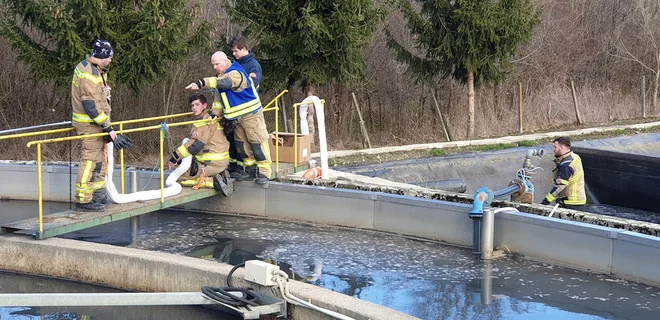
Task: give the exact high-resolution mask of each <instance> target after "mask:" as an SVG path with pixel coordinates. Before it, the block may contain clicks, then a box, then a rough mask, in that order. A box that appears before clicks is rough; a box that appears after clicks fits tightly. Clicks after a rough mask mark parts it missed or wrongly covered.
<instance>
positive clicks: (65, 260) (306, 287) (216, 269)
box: [0, 235, 417, 320]
mask: <svg viewBox="0 0 660 320" xmlns="http://www.w3.org/2000/svg"><path fill="white" fill-rule="evenodd" d="M231 268H232V266H230V265H228V264H224V263H218V262H215V261H210V260H203V259H198V258H191V257H186V256H178V255H173V254H168V253H161V252H153V251H145V250H138V249H132V248H124V247H116V246H111V245H104V244H97V243H90V242H82V241H75V240H67V239H57V238H52V239H46V240H33V239H31V238H30V237H28V236H24V235H3V236H0V269H3V270H10V271H17V272H22V273H30V274H37V275H47V276H51V277H58V278H64V279H70V280H75V281H78V282H85V283H91V284H101V285H106V286H112V287H116V288H121V289H125V290H130V291H143V292H199V291H200V290H201V287H202V286H214V287H217V286H224V284H225V282H226V278H227V275H228V273H229V271H230V270H231ZM233 283H234V285H236V286H240V287H254V286H253V285H251V284H250V283H248V282H246V281H244V280H243V269H239V270H237V271H236V272H235V273H234V276H233ZM255 289H256V290H260V291H262V292H264V293H270V290H269V289H263V288H261V289H260V288H255ZM290 291H291V293H292V294H293V295H295V296H297V297H299V298H302V299H303V300H306V301H311V302H312V303H314V304H316V305H318V306H321V307H324V308H327V309H330V310H333V311H336V312H340V313H342V314H345V315H348V316H350V317H353V318H355V319H364V320H367V319H402V320H404V319H417V318H415V317H412V316H409V315H406V314H404V313H401V312H398V311H395V310H392V309H389V308H386V307H383V306H380V305H377V304H373V303H371V302H367V301H363V300H359V299H356V298H353V297H349V296H346V295H343V294H340V293H336V292H333V291H330V290H326V289H323V288H319V287H317V286H314V285H311V284H305V283H302V282H298V281H292V282H290ZM291 315H292V318H293V319H296V320H319V319H321V320H326V319H333V318H331V317H329V316H326V315H324V314H321V313H320V312H317V311H312V310H310V309H306V308H302V307H295V306H294V307H292V308H291Z"/></svg>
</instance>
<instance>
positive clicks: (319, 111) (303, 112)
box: [300, 96, 330, 179]
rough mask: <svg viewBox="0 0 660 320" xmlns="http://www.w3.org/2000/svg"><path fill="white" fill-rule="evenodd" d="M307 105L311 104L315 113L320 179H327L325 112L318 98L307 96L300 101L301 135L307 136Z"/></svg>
mask: <svg viewBox="0 0 660 320" xmlns="http://www.w3.org/2000/svg"><path fill="white" fill-rule="evenodd" d="M308 103H313V104H314V109H315V111H316V122H317V123H318V128H317V130H316V131H317V132H318V134H319V148H320V150H321V178H322V179H328V178H329V177H330V175H329V172H328V142H327V140H326V135H325V111H324V109H323V103H321V99H319V97H317V96H309V97H307V98H305V100H303V101H302V104H301V105H300V132H301V133H302V134H309V127H308V126H307V108H308V105H307V104H308ZM313 138H314V137H312V139H313Z"/></svg>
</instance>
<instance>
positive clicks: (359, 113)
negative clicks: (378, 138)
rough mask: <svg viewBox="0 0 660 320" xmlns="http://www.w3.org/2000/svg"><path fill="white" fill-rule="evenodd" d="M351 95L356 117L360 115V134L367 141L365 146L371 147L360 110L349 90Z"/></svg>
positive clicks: (353, 94)
mask: <svg viewBox="0 0 660 320" xmlns="http://www.w3.org/2000/svg"><path fill="white" fill-rule="evenodd" d="M351 95H352V96H353V102H355V109H356V110H357V114H358V117H360V128H361V129H362V135H363V136H364V140H365V141H366V142H367V147H368V148H369V149H371V141H369V134H368V133H367V127H365V125H364V120H363V119H362V113H361V112H360V107H359V106H358V102H357V98H355V93H353V92H351Z"/></svg>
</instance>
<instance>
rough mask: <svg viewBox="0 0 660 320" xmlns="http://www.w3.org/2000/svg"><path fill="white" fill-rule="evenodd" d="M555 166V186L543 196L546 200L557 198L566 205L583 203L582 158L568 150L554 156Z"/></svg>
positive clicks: (585, 200) (585, 199) (584, 198)
mask: <svg viewBox="0 0 660 320" xmlns="http://www.w3.org/2000/svg"><path fill="white" fill-rule="evenodd" d="M555 164H556V165H557V167H556V168H555V170H554V173H555V181H554V184H555V186H554V187H553V188H552V190H551V191H550V192H549V193H548V194H547V195H546V196H545V199H546V200H547V201H548V202H552V201H555V200H557V201H558V202H560V203H563V204H566V205H573V206H577V205H584V204H585V203H587V196H586V193H585V190H584V170H583V169H582V159H581V158H580V156H578V155H577V154H575V153H573V151H570V152H568V153H566V154H565V155H563V156H561V157H558V158H555Z"/></svg>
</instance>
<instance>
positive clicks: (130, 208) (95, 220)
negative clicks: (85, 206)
mask: <svg viewBox="0 0 660 320" xmlns="http://www.w3.org/2000/svg"><path fill="white" fill-rule="evenodd" d="M212 196H218V197H221V195H219V194H218V192H217V191H215V190H213V189H199V190H193V189H192V188H183V190H182V191H181V193H179V194H177V195H174V196H171V197H168V198H165V202H163V203H162V204H161V203H160V199H155V200H148V201H138V202H132V203H126V204H112V205H109V206H107V207H106V210H105V211H103V212H80V211H73V210H67V211H62V212H56V213H53V214H48V215H44V218H43V225H44V227H43V232H39V217H38V215H37V214H36V213H35V217H34V218H30V219H26V220H21V221H17V222H13V223H7V224H4V225H2V226H1V228H2V229H1V230H0V234H2V233H10V232H21V233H28V234H33V235H34V236H35V238H37V239H45V238H50V237H55V236H59V235H62V234H65V233H69V232H73V231H78V230H82V229H86V228H91V227H95V226H99V225H102V224H106V223H110V222H113V221H117V220H122V219H127V218H130V217H134V216H139V215H141V214H145V213H149V212H154V211H158V210H162V209H165V208H169V207H173V206H176V205H180V204H184V203H187V202H191V201H195V200H199V199H203V198H208V197H212Z"/></svg>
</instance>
